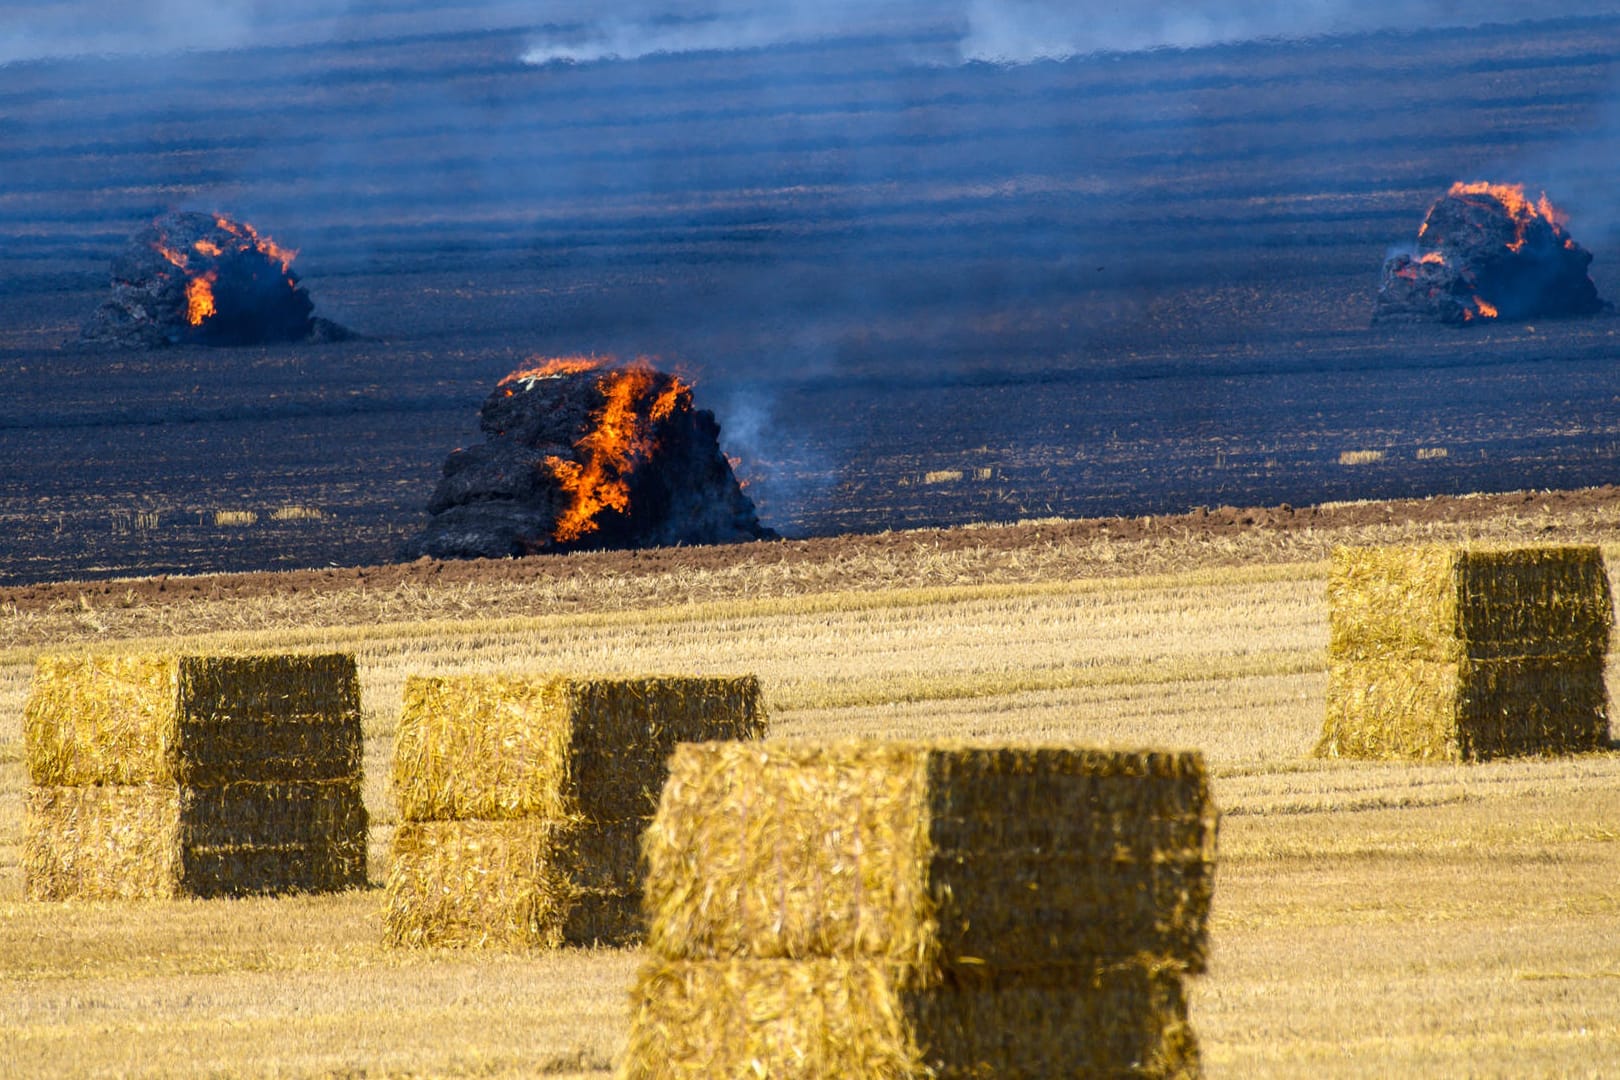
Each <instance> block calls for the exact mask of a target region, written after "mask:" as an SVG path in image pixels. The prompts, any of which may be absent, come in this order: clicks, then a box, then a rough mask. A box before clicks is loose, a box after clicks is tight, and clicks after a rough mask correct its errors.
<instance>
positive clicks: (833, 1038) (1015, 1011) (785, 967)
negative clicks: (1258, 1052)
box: [620, 957, 1199, 1080]
mask: <svg viewBox="0 0 1620 1080" xmlns="http://www.w3.org/2000/svg"><path fill="white" fill-rule="evenodd" d="M1046 974H1047V976H1048V977H1046V978H1043V979H1039V980H1032V979H1025V980H1020V981H1016V982H1012V983H1000V984H998V983H996V982H993V981H979V982H966V983H961V984H952V985H945V986H937V987H933V988H931V989H927V990H917V989H915V988H914V987H915V985H916V980H915V978H913V977H912V973H910V972H908V971H906V970H905V968H904V966H903V965H900V966H895V965H891V964H887V963H884V962H880V961H873V960H866V959H850V958H845V957H817V958H813V959H806V960H664V959H654V960H652V961H650V962H649V963H648V964H647V965H646V966H645V967H644V968H643V969H642V971H641V972H640V974H639V976H638V978H637V981H636V985H635V987H634V989H633V990H632V992H631V1012H632V1014H633V1016H634V1021H633V1022H632V1024H631V1029H630V1039H629V1043H628V1045H627V1046H626V1048H625V1053H624V1058H623V1067H622V1069H621V1070H620V1076H621V1077H623V1078H625V1080H700V1078H702V1080H709V1078H713V1077H737V1078H743V1077H757V1076H768V1077H771V1078H773V1080H784V1078H804V1080H811V1078H816V1080H821V1078H826V1077H835V1076H836V1077H862V1078H863V1080H865V1078H878V1080H913V1078H915V1080H923V1078H925V1077H926V1078H938V1080H954V1078H958V1077H961V1078H969V1077H972V1078H985V1080H988V1078H992V1077H994V1078H998V1080H1002V1078H1007V1080H1044V1078H1047V1077H1054V1076H1135V1077H1166V1078H1169V1077H1194V1076H1197V1075H1199V1054H1198V1043H1197V1039H1196V1038H1195V1037H1194V1035H1193V1032H1192V1029H1191V1027H1190V1026H1189V1025H1188V1023H1187V1003H1186V997H1185V995H1184V993H1183V990H1182V982H1181V977H1180V972H1179V970H1177V969H1175V968H1174V967H1170V968H1165V967H1161V966H1155V965H1152V964H1144V963H1137V962H1127V963H1122V964H1118V965H1113V966H1109V967H1104V968H1095V967H1094V968H1091V969H1085V970H1082V969H1073V968H1058V969H1053V970H1052V971H1050V972H1048V973H1046Z"/></svg>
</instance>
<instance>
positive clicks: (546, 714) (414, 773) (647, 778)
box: [385, 675, 765, 948]
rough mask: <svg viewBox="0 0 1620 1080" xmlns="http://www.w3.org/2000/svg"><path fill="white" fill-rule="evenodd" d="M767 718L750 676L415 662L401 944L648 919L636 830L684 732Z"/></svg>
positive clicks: (474, 941)
mask: <svg viewBox="0 0 1620 1080" xmlns="http://www.w3.org/2000/svg"><path fill="white" fill-rule="evenodd" d="M764 730H765V713H764V707H763V704H762V703H761V701H760V697H759V682H758V680H757V679H754V678H753V677H751V676H750V677H744V678H645V679H571V678H564V677H561V676H510V675H467V676H456V677H443V678H424V677H412V678H411V679H409V680H408V681H407V682H406V684H405V704H404V711H403V713H402V714H401V717H400V726H399V740H398V745H397V749H396V751H395V758H394V790H395V793H396V795H397V797H398V800H399V807H400V817H401V818H402V821H401V824H400V827H399V830H398V832H397V833H396V834H395V838H394V853H393V869H392V871H391V872H390V874H389V877H388V900H387V908H386V914H385V922H386V928H385V936H386V939H387V940H388V942H389V943H390V944H394V945H417V946H423V945H447V946H485V945H492V946H499V947H508V948H554V947H556V946H558V945H561V944H564V943H573V944H590V943H593V942H601V943H606V944H619V943H624V942H628V941H631V940H634V939H635V938H637V937H639V936H640V933H641V918H640V900H641V875H640V869H639V856H640V843H641V833H642V830H643V829H644V828H645V827H646V825H647V823H648V822H649V821H650V820H651V819H652V814H653V811H654V809H655V808H656V806H657V802H658V792H659V790H660V788H662V786H663V782H664V777H665V773H666V769H667V765H666V762H667V759H668V757H669V754H670V752H671V751H672V750H673V749H674V747H675V744H676V743H677V742H681V741H695V740H704V739H750V738H757V737H758V736H760V735H762V734H763V733H764Z"/></svg>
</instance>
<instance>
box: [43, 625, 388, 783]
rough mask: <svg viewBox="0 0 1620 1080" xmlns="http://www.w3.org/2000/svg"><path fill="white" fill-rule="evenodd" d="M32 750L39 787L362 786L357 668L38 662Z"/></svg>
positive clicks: (245, 661) (137, 660)
mask: <svg viewBox="0 0 1620 1080" xmlns="http://www.w3.org/2000/svg"><path fill="white" fill-rule="evenodd" d="M24 743H25V746H26V756H27V760H28V771H29V776H30V779H31V780H32V782H33V783H35V784H39V785H85V784H151V783H156V784H195V785H206V784H217V783H227V782H233V781H272V780H299V781H304V780H326V779H339V778H345V777H353V776H358V775H359V772H360V767H361V766H360V762H361V752H362V746H361V732H360V691H359V681H358V679H357V677H356V673H355V664H354V658H353V657H352V656H348V655H341V654H333V655H325V656H234V657H233V656H182V655H175V654H137V655H128V656H113V655H45V656H41V657H40V658H39V661H38V663H37V664H36V666H35V669H34V681H33V686H32V692H31V694H30V697H29V700H28V703H27V706H26V708H25V710H24Z"/></svg>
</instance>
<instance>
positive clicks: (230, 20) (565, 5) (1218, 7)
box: [0, 0, 1615, 64]
mask: <svg viewBox="0 0 1620 1080" xmlns="http://www.w3.org/2000/svg"><path fill="white" fill-rule="evenodd" d="M1612 10H1615V6H1614V5H1596V6H1594V5H1591V4H1581V3H1577V2H1574V0H1544V2H1542V3H1539V4H1536V5H1534V6H1533V7H1529V6H1526V5H1524V4H1522V3H1517V2H1508V0H1475V2H1472V3H1461V2H1457V0H1413V2H1400V0H1375V2H1371V3H1367V2H1360V3H1357V2H1352V0H1291V2H1284V0H1269V2H1249V0H1205V2H1202V3H1167V2H1156V3H1153V2H1148V3H1137V4H1118V3H1114V2H1112V0H1107V2H1103V0H1086V2H1077V3H1066V2H1060V0H941V2H938V3H927V2H923V0H875V2H869V3H858V2H856V0H823V2H814V0H711V2H708V3H697V4H675V3H672V2H671V0H640V2H636V3H629V4H615V5H613V6H612V8H611V11H607V12H604V10H603V5H599V4H593V3H588V2H585V0H461V2H456V0H449V2H446V3H440V4H428V3H420V4H417V3H411V2H405V3H401V4H381V3H376V2H368V0H348V2H335V0H143V2H141V3H136V4H128V5H113V4H108V3H105V2H103V0H62V2H51V0H21V2H12V3H8V4H6V5H5V6H4V8H3V9H0V64H5V63H12V62H16V61H19V60H35V59H48V58H58V57H68V56H80V55H158V54H165V53H173V52H179V51H185V50H219V49H234V48H242V47H245V46H248V45H296V44H310V43H314V42H317V41H326V40H338V39H342V38H346V37H356V36H367V35H369V36H404V35H410V34H422V33H431V32H439V31H444V30H451V29H460V30H471V29H512V30H519V31H524V32H526V34H527V46H526V48H525V49H524V52H523V54H522V58H523V59H524V60H525V61H526V62H528V63H532V64H546V63H553V62H559V61H560V62H568V63H590V62H596V61H603V60H613V59H622V60H633V59H636V58H639V57H643V56H649V55H655V54H676V53H685V52H700V51H728V50H739V49H756V48H765V47H769V46H773V45H781V44H787V43H792V42H802V41H813V40H818V39H823V38H832V37H850V36H856V35H861V34H865V33H872V32H877V31H881V30H884V29H892V28H894V27H896V26H899V25H905V26H910V27H932V28H934V29H936V30H937V31H938V32H939V33H940V35H941V40H940V45H939V47H938V48H937V50H933V51H932V52H930V54H928V55H922V56H919V57H918V58H917V59H918V60H919V61H925V62H932V63H951V62H967V61H987V62H993V63H1004V64H1019V63H1028V62H1033V61H1038V60H1047V59H1063V58H1067V57H1071V56H1078V55H1085V54H1090V53H1098V52H1131V51H1138V50H1143V49H1153V48H1167V47H1169V48H1192V47H1198V46H1204V45H1212V44H1218V43H1223V42H1234V41H1244V40H1251V39H1258V38H1305V37H1320V36H1324V35H1332V34H1341V33H1354V32H1364V31H1369V30H1379V29H1399V30H1412V29H1419V28H1424V27H1446V26H1475V25H1480V24H1483V23H1491V22H1516V21H1520V20H1523V19H1527V18H1535V19H1548V18H1557V17H1560V16H1566V15H1571V16H1573V15H1594V14H1599V13H1602V12H1608V11H1612Z"/></svg>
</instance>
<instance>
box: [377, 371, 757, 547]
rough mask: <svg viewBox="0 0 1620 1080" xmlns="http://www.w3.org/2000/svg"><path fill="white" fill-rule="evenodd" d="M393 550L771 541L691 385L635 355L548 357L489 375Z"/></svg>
mask: <svg viewBox="0 0 1620 1080" xmlns="http://www.w3.org/2000/svg"><path fill="white" fill-rule="evenodd" d="M478 422H479V428H480V429H481V430H482V432H483V434H484V441H483V442H482V443H479V444H478V445H476V446H472V447H468V448H466V449H457V450H455V451H452V452H451V454H450V456H449V458H448V459H447V460H446V461H445V463H444V475H443V478H442V479H441V480H440V481H439V484H438V487H437V488H436V489H435V490H434V492H433V496H432V498H431V499H430V500H429V502H428V507H427V509H428V513H429V514H431V515H432V517H431V519H430V520H429V522H428V524H427V527H426V528H424V529H423V530H422V532H421V533H419V534H417V535H416V536H414V537H412V538H411V539H410V540H408V541H406V542H405V544H404V545H402V546H401V548H400V549H399V557H400V558H401V559H415V558H419V557H421V556H424V555H427V556H432V557H434V558H445V559H454V558H502V557H507V556H515V555H527V554H538V553H545V552H560V551H573V550H580V549H585V548H643V547H665V546H672V545H679V544H727V543H738V542H742V541H746V540H761V539H773V538H775V536H776V534H775V533H774V532H773V531H772V530H770V529H768V528H765V527H764V526H763V525H761V524H760V522H759V518H758V516H757V514H756V513H755V510H754V504H753V501H752V500H751V499H749V498H748V496H747V495H745V494H744V493H743V490H742V487H741V485H740V484H739V483H738V481H737V477H736V475H735V474H734V473H733V472H732V468H731V463H730V462H729V461H728V460H727V459H726V457H725V455H724V454H722V453H721V451H720V425H719V424H718V423H716V421H715V418H714V414H713V413H712V412H710V411H708V410H707V409H696V408H694V407H693V405H692V391H691V388H690V387H689V386H688V385H687V384H686V383H684V382H683V381H681V380H680V379H678V378H676V377H675V376H673V375H670V374H668V373H666V372H662V371H657V370H655V369H653V368H652V367H650V366H648V365H646V364H640V363H638V364H632V365H628V366H622V367H619V366H612V365H610V364H606V363H604V362H600V361H597V360H594V359H578V358H572V359H562V360H554V361H551V362H549V363H547V364H544V365H541V366H539V367H536V368H533V369H529V370H526V371H519V372H514V373H513V374H511V375H508V376H507V377H506V378H504V379H502V380H501V382H500V384H499V385H497V386H496V387H495V390H494V391H493V392H492V393H491V394H490V395H489V397H488V398H487V399H486V400H485V402H484V404H483V407H482V408H481V409H480V410H479V421H478Z"/></svg>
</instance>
